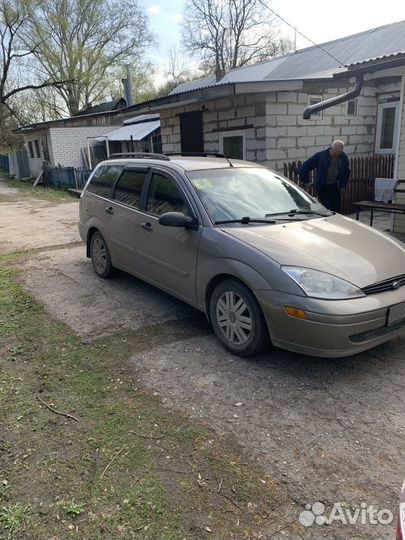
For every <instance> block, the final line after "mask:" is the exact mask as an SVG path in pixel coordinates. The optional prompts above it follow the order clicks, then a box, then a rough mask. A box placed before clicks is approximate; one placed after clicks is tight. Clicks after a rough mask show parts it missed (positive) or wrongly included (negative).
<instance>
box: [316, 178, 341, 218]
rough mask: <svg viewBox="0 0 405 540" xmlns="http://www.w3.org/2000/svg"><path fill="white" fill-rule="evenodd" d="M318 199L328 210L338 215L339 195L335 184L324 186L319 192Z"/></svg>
mask: <svg viewBox="0 0 405 540" xmlns="http://www.w3.org/2000/svg"><path fill="white" fill-rule="evenodd" d="M318 199H319V200H320V201H321V203H322V204H323V205H324V206H325V207H326V208H328V210H331V211H332V212H338V213H340V210H341V195H340V189H338V187H337V185H336V184H324V185H323V186H322V187H321V189H320V190H319V193H318Z"/></svg>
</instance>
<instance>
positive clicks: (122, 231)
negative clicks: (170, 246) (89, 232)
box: [107, 166, 149, 273]
mask: <svg viewBox="0 0 405 540" xmlns="http://www.w3.org/2000/svg"><path fill="white" fill-rule="evenodd" d="M148 171H149V168H148V167H131V166H126V167H125V168H124V170H123V172H122V174H121V176H120V177H119V178H118V180H117V182H116V184H115V187H114V190H113V197H112V201H111V202H112V204H111V205H110V206H109V208H107V212H108V213H109V214H110V216H109V217H110V226H109V236H110V251H111V257H112V259H113V262H114V264H115V265H116V266H117V267H118V268H121V269H122V270H127V271H128V272H131V273H136V272H137V271H138V268H137V264H136V235H137V228H138V225H139V220H140V219H141V218H140V215H141V214H140V212H139V209H140V207H141V204H142V190H143V187H144V184H145V181H146V178H147V175H148Z"/></svg>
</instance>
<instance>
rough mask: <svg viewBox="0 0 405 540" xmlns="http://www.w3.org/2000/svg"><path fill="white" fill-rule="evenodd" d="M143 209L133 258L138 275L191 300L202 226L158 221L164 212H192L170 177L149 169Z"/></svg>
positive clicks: (193, 291)
mask: <svg viewBox="0 0 405 540" xmlns="http://www.w3.org/2000/svg"><path fill="white" fill-rule="evenodd" d="M145 210H146V212H145V214H144V215H143V220H142V223H140V224H139V227H138V233H137V259H138V263H139V268H140V269H141V273H142V275H143V276H144V277H145V279H147V280H148V281H150V282H151V283H154V284H155V285H157V286H160V287H162V288H164V289H165V290H167V291H168V292H171V293H173V294H175V295H176V296H178V297H180V298H183V299H185V300H189V301H191V302H195V294H196V292H195V277H196V265H197V250H198V244H199V241H200V237H201V231H202V227H199V229H198V230H197V231H194V230H189V229H185V228H182V227H167V226H164V225H160V224H159V216H161V215H162V214H163V213H165V212H183V213H184V214H186V215H189V216H194V212H193V211H192V209H191V205H190V203H189V202H188V201H187V198H186V196H185V193H184V191H183V189H182V188H181V187H180V185H179V183H178V182H177V181H176V179H175V178H174V177H172V176H170V175H169V174H168V173H163V172H158V171H154V172H153V174H152V176H151V180H150V185H149V189H148V195H147V200H146V207H145Z"/></svg>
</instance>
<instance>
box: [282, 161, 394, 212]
mask: <svg viewBox="0 0 405 540" xmlns="http://www.w3.org/2000/svg"><path fill="white" fill-rule="evenodd" d="M394 157H395V156H394V155H391V154H390V155H386V156H377V155H371V156H366V157H354V158H351V159H350V170H351V175H350V180H349V183H348V186H347V190H346V191H345V193H344V195H343V197H342V214H346V215H347V214H352V213H353V212H354V211H355V210H354V207H353V203H355V202H358V201H362V200H369V201H370V200H371V201H373V200H374V182H375V179H376V178H393V176H394ZM301 164H302V162H301V161H292V162H289V163H284V176H286V177H287V178H289V179H290V180H292V181H293V182H294V183H296V184H300V179H299V169H300V167H301ZM315 174H316V173H315V171H313V172H312V173H311V175H310V183H309V184H308V185H307V186H302V184H300V185H301V187H303V188H304V189H305V191H307V192H308V193H309V194H310V195H315V196H316V194H315V190H314V185H313V180H314V177H315Z"/></svg>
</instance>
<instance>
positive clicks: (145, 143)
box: [88, 114, 162, 167]
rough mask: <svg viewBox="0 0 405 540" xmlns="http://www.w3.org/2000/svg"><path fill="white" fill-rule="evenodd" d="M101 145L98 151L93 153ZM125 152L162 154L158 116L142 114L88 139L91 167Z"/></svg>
mask: <svg viewBox="0 0 405 540" xmlns="http://www.w3.org/2000/svg"><path fill="white" fill-rule="evenodd" d="M100 145H102V148H100V151H99V152H97V151H95V150H96V148H97V147H99V146H100ZM104 152H105V157H108V156H110V155H111V154H116V153H126V152H158V153H160V152H162V140H161V136H160V115H159V114H143V115H140V116H136V117H133V118H129V119H127V120H125V121H124V125H123V126H121V127H119V128H117V129H114V130H112V131H109V132H108V133H105V134H103V135H101V136H98V137H94V138H91V139H90V138H89V139H88V156H89V161H91V166H92V167H93V166H94V164H95V163H94V162H95V161H100V158H101V159H103V158H104Z"/></svg>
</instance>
